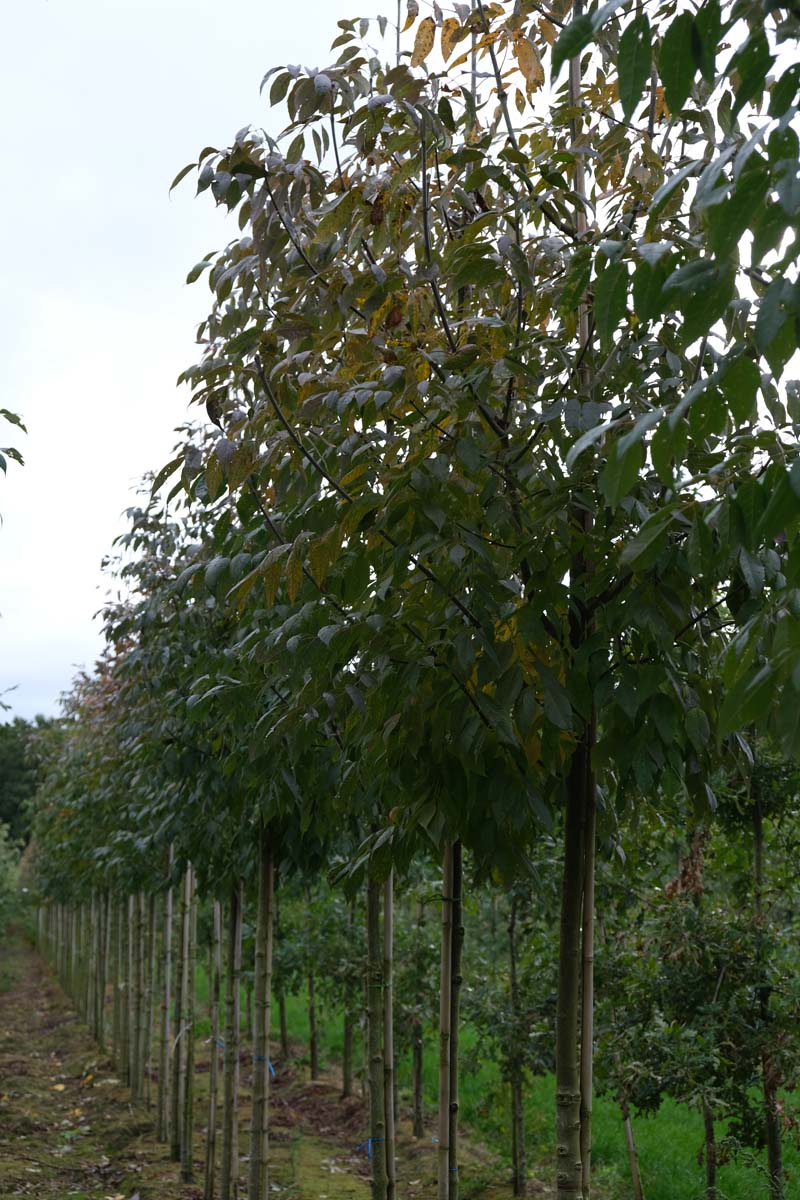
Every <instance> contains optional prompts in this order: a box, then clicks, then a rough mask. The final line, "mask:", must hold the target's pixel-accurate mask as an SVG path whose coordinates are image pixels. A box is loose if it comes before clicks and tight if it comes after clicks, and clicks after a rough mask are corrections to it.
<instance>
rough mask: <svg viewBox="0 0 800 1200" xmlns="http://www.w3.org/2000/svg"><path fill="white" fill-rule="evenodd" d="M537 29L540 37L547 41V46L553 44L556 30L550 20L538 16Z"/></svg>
mask: <svg viewBox="0 0 800 1200" xmlns="http://www.w3.org/2000/svg"><path fill="white" fill-rule="evenodd" d="M539 29H540V30H541V33H542V37H543V38H544V40H545V41H546V42H547V44H548V46H554V45H555V41H556V35H557V30H556V27H555V25H554V24H553V22H552V21H548V19H547V17H539Z"/></svg>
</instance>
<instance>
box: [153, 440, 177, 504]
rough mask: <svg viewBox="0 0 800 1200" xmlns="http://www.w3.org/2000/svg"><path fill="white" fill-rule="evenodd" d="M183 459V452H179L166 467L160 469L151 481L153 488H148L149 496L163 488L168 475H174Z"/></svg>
mask: <svg viewBox="0 0 800 1200" xmlns="http://www.w3.org/2000/svg"><path fill="white" fill-rule="evenodd" d="M183 459H184V452H183V450H181V452H180V454H177V455H176V456H175V458H173V459H172V460H171V461H170V462H168V463H167V465H166V466H164V467H162V468H161V470H160V471H159V472H158V474H157V475H156V477H155V479H154V480H153V486H152V487H151V488H150V495H151V496H155V494H156V492H157V491H158V490H159V488H161V487H163V485H164V484H165V483H166V482H167V480H168V479H169V477H170V475H174V474H175V472H176V471H177V470H178V467H180V466H182V465H183Z"/></svg>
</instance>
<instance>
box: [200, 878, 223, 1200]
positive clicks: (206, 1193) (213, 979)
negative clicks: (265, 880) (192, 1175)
mask: <svg viewBox="0 0 800 1200" xmlns="http://www.w3.org/2000/svg"><path fill="white" fill-rule="evenodd" d="M213 922H214V924H213V934H212V942H211V973H210V975H209V989H208V991H209V999H210V1002H211V1068H210V1071H209V1079H208V1134H207V1136H206V1174H205V1186H204V1188H203V1200H214V1182H215V1172H216V1158H217V1096H218V1091H219V1043H220V1040H221V1039H220V1028H219V1000H220V993H221V988H222V953H221V943H222V910H221V907H220V903H219V900H215V901H214V913H213Z"/></svg>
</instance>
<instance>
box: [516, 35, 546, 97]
mask: <svg viewBox="0 0 800 1200" xmlns="http://www.w3.org/2000/svg"><path fill="white" fill-rule="evenodd" d="M513 49H514V57H515V58H516V60H517V62H518V64H519V69H520V71H522V74H523V75H524V76H525V83H526V85H527V89H528V91H529V92H535V91H536V89H537V88H539V87H541V86H542V84H543V83H544V67H543V66H542V63H541V59H540V58H539V55H538V54H537V52H536V47H535V46H534V44H533V42H531V41H530V40H529V39H528V38H526V37H525V36H524V35H521V36H520V37H516V38H514V46H513Z"/></svg>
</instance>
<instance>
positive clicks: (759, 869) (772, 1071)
mask: <svg viewBox="0 0 800 1200" xmlns="http://www.w3.org/2000/svg"><path fill="white" fill-rule="evenodd" d="M751 799H752V800H753V882H754V887H753V891H754V895H755V909H756V930H757V934H758V961H759V966H760V976H761V978H762V979H763V980H766V963H765V962H764V947H763V943H764V817H763V812H762V807H761V797H760V795H759V794H758V792H756V793H755V795H754V796H752V797H751ZM758 991H759V1010H760V1017H761V1025H762V1028H763V1031H764V1033H763V1036H764V1044H763V1046H762V1050H761V1076H762V1081H763V1091H764V1126H765V1134H766V1137H765V1141H766V1145H767V1180H768V1184H769V1200H783V1147H782V1145H781V1116H780V1110H779V1107H778V1083H779V1077H778V1072H777V1070H776V1068H775V1066H774V1064H773V1061H772V1054H771V1052H770V1046H769V1045H768V1044H767V1030H768V1028H769V1024H770V1012H769V1001H770V988H769V984H768V983H767V982H766V981H765V982H764V983H762V984H761V986H760V987H759V990H758Z"/></svg>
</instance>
